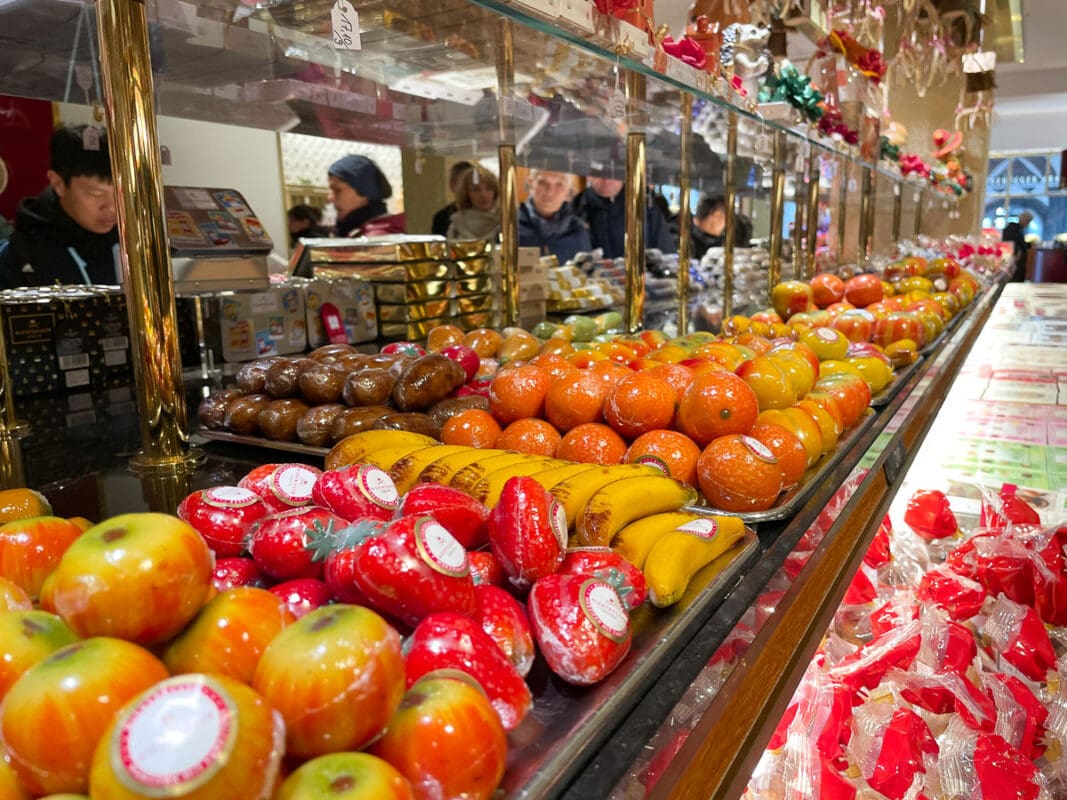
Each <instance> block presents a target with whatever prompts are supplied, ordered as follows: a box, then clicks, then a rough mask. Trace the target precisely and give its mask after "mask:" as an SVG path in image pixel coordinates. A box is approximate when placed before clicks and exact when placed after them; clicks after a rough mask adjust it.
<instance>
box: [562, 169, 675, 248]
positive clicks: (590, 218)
mask: <svg viewBox="0 0 1067 800" xmlns="http://www.w3.org/2000/svg"><path fill="white" fill-rule="evenodd" d="M574 213H575V214H577V215H578V216H579V217H582V218H583V219H584V220H585V222H586V224H587V225H588V226H589V238H590V240H591V241H592V244H593V247H599V248H600V249H601V250H603V251H604V258H620V257H621V256H623V255H624V254H625V253H624V250H625V242H626V193H625V192H624V191H623V182H622V181H620V180H615V179H612V178H590V179H589V185H588V186H587V187H586V189H585V191H584V192H582V193H581V194H580V195H578V197H577V198H575V200H574ZM645 248H646V249H651V248H657V249H659V250H660V251H661V252H663V253H671V252H674V251H675V250H677V248H678V245H677V244H676V243H675V241H674V238H673V237H672V236H671V231H670V226H669V225H668V224H667V220H666V219H664V217H663V212H661V211H660V210H659V208H658V207H657V206H656V205H655V204H654V203H651V202H648V203H646V204H645Z"/></svg>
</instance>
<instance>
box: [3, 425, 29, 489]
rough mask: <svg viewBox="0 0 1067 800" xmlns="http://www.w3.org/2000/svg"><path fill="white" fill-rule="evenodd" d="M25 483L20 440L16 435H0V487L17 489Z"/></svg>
mask: <svg viewBox="0 0 1067 800" xmlns="http://www.w3.org/2000/svg"><path fill="white" fill-rule="evenodd" d="M25 485H26V472H25V470H24V468H23V465H22V442H20V441H19V437H18V436H11V435H8V434H5V435H3V436H0V489H18V488H21V487H23V486H25Z"/></svg>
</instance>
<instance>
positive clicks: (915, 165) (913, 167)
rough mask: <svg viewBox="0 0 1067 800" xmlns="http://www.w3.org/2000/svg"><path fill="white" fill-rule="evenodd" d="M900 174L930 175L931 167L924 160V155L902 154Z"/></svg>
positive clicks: (925, 176) (924, 176) (926, 176)
mask: <svg viewBox="0 0 1067 800" xmlns="http://www.w3.org/2000/svg"><path fill="white" fill-rule="evenodd" d="M900 174H901V175H918V176H919V177H920V178H929V177H930V167H928V166H927V165H926V162H925V161H923V158H922V156H920V155H918V154H916V153H901V154H900Z"/></svg>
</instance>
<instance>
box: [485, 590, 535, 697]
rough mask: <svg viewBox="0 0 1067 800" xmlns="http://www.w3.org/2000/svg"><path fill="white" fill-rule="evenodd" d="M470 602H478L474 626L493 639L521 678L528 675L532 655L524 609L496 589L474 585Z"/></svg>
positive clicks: (531, 641) (532, 646) (530, 634)
mask: <svg viewBox="0 0 1067 800" xmlns="http://www.w3.org/2000/svg"><path fill="white" fill-rule="evenodd" d="M474 599H475V600H476V601H477V602H478V611H477V612H476V614H475V619H476V620H477V622H478V624H479V625H481V626H482V630H483V631H485V632H486V633H488V634H489V635H490V636H491V637H493V641H494V642H496V643H497V645H499V647H500V649H501V651H503V653H504V655H506V656H507V657H508V660H509V661H510V662H511V663H512V664H514V665H515V669H517V670H518V671H519V674H520V675H522V677H524V678H525V677H526V676H527V675H528V674H529V673H530V667H532V666H533V662H534V655H536V651H535V650H534V642H533V633H532V631H531V630H530V620H529V618H527V616H526V609H524V608H523V607H522V604H521V603H520V602H519V601H518V600H516V599H515V598H514V597H512V596H511V595H510V594H508V593H507V592H505V591H504V590H503V589H501V588H500V587H499V586H489V585H487V584H482V585H480V586H475V587H474Z"/></svg>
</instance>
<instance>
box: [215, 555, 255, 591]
mask: <svg viewBox="0 0 1067 800" xmlns="http://www.w3.org/2000/svg"><path fill="white" fill-rule="evenodd" d="M211 583H212V585H213V586H214V587H215V591H216V592H219V593H220V594H221V593H222V592H225V591H226V590H227V589H233V588H235V587H237V586H257V587H263V586H265V585H266V583H267V582H266V581H265V580H263V575H262V574H261V573H260V571H259V567H257V566H256V562H255V561H253V560H252V559H250V558H245V557H244V556H235V557H233V558H219V559H216V561H215V571H214V573H212V576H211Z"/></svg>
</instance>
